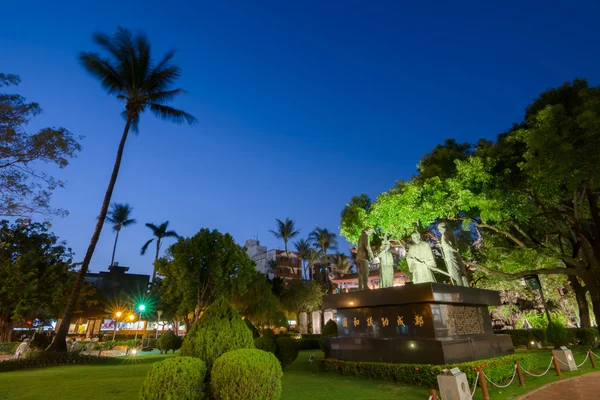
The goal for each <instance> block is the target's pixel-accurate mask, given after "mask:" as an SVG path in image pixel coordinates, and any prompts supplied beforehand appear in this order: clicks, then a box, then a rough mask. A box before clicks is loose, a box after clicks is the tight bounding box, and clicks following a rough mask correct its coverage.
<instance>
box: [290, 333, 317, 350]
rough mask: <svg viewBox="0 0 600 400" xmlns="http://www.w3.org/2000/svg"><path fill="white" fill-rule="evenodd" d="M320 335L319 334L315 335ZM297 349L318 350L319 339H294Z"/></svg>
mask: <svg viewBox="0 0 600 400" xmlns="http://www.w3.org/2000/svg"><path fill="white" fill-rule="evenodd" d="M317 336H320V335H317ZM296 345H297V347H298V350H320V349H321V341H320V339H300V340H296Z"/></svg>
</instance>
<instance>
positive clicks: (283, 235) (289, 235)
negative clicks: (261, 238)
mask: <svg viewBox="0 0 600 400" xmlns="http://www.w3.org/2000/svg"><path fill="white" fill-rule="evenodd" d="M275 221H276V222H277V230H275V231H272V230H269V232H271V233H272V234H273V236H275V237H276V238H277V239H283V246H284V247H285V256H286V257H288V249H287V244H288V240H290V239H293V238H295V237H296V236H298V235H299V234H300V229H296V227H295V226H294V225H295V222H294V220H292V219H289V218H286V219H285V222H284V221H282V220H280V219H275Z"/></svg>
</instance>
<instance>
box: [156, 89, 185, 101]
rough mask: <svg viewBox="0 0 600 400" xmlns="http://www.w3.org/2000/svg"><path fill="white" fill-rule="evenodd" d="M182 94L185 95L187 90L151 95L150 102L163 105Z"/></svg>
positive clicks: (174, 90)
mask: <svg viewBox="0 0 600 400" xmlns="http://www.w3.org/2000/svg"><path fill="white" fill-rule="evenodd" d="M182 93H185V90H183V89H173V90H167V91H164V92H156V93H152V94H149V95H148V100H149V101H151V102H153V103H163V102H166V101H171V100H173V99H174V98H175V97H177V95H180V94H182Z"/></svg>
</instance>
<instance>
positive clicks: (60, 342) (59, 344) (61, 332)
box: [46, 116, 132, 352]
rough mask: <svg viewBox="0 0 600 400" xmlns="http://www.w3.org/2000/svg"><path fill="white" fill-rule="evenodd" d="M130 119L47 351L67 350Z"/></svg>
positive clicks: (102, 224) (117, 170)
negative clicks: (71, 288) (64, 307)
mask: <svg viewBox="0 0 600 400" xmlns="http://www.w3.org/2000/svg"><path fill="white" fill-rule="evenodd" d="M131 121H132V117H131V116H128V117H127V122H126V123H125V129H124V130H123V136H122V137H121V142H120V143H119V149H118V150H117V158H116V159H115V165H114V167H113V171H112V175H111V176H110V181H109V182H108V187H107V188H106V193H105V194H104V201H103V202H102V207H100V215H98V219H97V220H96V227H95V228H94V233H93V234H92V238H91V239H90V244H89V246H88V249H87V251H86V253H85V257H84V258H83V263H82V264H81V269H80V270H79V273H78V274H77V279H75V284H74V285H73V290H72V291H71V295H70V296H69V302H68V303H67V308H66V309H65V313H64V314H63V319H62V322H61V324H60V326H59V327H58V331H57V332H56V336H54V340H53V341H52V343H50V346H48V348H47V349H46V350H47V351H60V352H66V351H67V342H66V340H67V333H68V332H69V325H70V324H71V318H72V317H73V312H74V311H75V306H76V304H77V299H78V298H79V292H80V291H81V286H83V280H84V278H85V274H86V273H87V271H88V269H89V266H90V262H91V261H92V256H93V255H94V250H96V245H97V244H98V239H100V233H101V232H102V227H103V226H104V220H105V219H106V213H107V212H108V206H109V204H110V199H111V197H112V193H113V189H114V188H115V183H116V182H117V176H118V175H119V168H120V167H121V159H122V158H123V150H124V148H125V142H126V141H127V135H128V134H129V128H130V127H131Z"/></svg>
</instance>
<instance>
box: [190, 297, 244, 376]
mask: <svg viewBox="0 0 600 400" xmlns="http://www.w3.org/2000/svg"><path fill="white" fill-rule="evenodd" d="M240 348H254V341H253V339H252V332H250V329H248V327H247V326H246V323H245V322H244V320H242V318H241V317H240V314H239V313H238V312H237V311H236V310H235V308H233V307H232V306H231V304H229V303H228V302H227V301H226V300H225V299H223V298H221V299H218V300H216V301H215V302H214V303H213V304H211V305H210V306H208V307H207V308H206V310H204V313H202V316H201V317H200V319H198V321H196V323H195V324H194V326H193V327H192V329H190V331H189V332H188V334H187V335H186V337H185V339H184V341H183V345H182V346H181V355H183V356H190V357H198V358H200V359H201V360H202V361H204V362H205V363H206V366H207V368H208V371H209V372H208V374H210V371H211V369H212V365H213V363H214V362H215V360H216V359H217V358H219V357H220V356H221V355H222V354H224V353H226V352H228V351H231V350H237V349H240Z"/></svg>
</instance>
